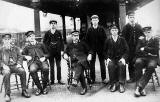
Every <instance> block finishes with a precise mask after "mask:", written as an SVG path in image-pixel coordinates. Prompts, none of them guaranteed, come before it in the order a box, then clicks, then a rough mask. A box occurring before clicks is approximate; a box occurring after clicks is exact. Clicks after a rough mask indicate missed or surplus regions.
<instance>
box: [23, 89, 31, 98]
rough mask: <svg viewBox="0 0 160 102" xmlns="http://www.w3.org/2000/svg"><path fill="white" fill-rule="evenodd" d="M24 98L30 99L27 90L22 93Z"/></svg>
mask: <svg viewBox="0 0 160 102" xmlns="http://www.w3.org/2000/svg"><path fill="white" fill-rule="evenodd" d="M22 96H23V97H25V98H30V97H31V95H30V94H29V93H28V92H27V90H24V91H22Z"/></svg>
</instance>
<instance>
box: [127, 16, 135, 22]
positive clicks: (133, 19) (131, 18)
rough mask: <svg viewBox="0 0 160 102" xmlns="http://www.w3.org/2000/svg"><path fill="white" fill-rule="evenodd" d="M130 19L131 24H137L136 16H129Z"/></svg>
mask: <svg viewBox="0 0 160 102" xmlns="http://www.w3.org/2000/svg"><path fill="white" fill-rule="evenodd" d="M128 19H129V21H130V22H131V23H134V22H135V16H134V15H129V16H128Z"/></svg>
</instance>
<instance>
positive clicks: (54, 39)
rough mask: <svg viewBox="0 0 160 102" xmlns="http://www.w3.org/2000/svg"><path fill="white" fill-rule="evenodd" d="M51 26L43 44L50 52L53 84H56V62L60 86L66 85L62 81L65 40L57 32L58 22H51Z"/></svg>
mask: <svg viewBox="0 0 160 102" xmlns="http://www.w3.org/2000/svg"><path fill="white" fill-rule="evenodd" d="M49 24H50V30H49V31H47V32H46V33H45V35H44V38H43V43H44V44H45V46H46V48H47V49H48V52H49V62H50V65H51V78H50V79H51V84H54V83H55V82H54V81H55V76H54V75H55V74H54V73H55V72H54V63H55V62H56V66H57V80H58V83H59V84H62V85H63V84H64V83H63V82H62V81H61V55H62V54H63V51H64V44H63V38H62V34H61V32H60V31H58V30H57V21H56V20H51V21H50V22H49Z"/></svg>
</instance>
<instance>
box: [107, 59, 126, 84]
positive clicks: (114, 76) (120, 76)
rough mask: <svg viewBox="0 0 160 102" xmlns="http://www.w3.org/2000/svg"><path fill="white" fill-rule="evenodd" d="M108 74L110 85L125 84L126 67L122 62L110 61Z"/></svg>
mask: <svg viewBox="0 0 160 102" xmlns="http://www.w3.org/2000/svg"><path fill="white" fill-rule="evenodd" d="M108 72H109V79H110V84H111V85H112V84H115V83H117V82H118V83H120V84H125V80H126V66H125V65H124V64H123V63H122V62H118V61H114V60H112V61H110V62H109V63H108Z"/></svg>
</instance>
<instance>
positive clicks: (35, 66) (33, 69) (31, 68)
mask: <svg viewBox="0 0 160 102" xmlns="http://www.w3.org/2000/svg"><path fill="white" fill-rule="evenodd" d="M37 70H38V66H37V65H36V64H35V63H33V64H31V65H30V67H29V71H30V72H31V73H35V72H37Z"/></svg>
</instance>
